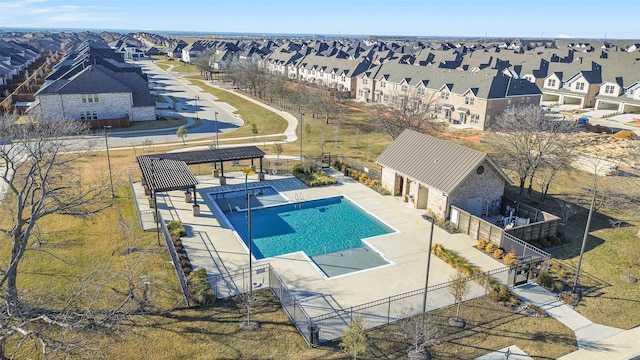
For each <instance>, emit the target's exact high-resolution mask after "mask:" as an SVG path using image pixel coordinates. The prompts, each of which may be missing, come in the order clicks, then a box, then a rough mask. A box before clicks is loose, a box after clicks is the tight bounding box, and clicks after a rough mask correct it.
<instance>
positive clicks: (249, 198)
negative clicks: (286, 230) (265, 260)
mask: <svg viewBox="0 0 640 360" xmlns="http://www.w3.org/2000/svg"><path fill="white" fill-rule="evenodd" d="M247 211H248V214H247V216H248V218H249V219H248V221H247V224H248V225H247V226H248V227H249V229H248V235H249V301H251V299H253V266H252V265H253V259H252V257H253V252H252V251H253V250H252V248H253V234H252V230H251V194H250V193H247ZM247 323H248V320H247Z"/></svg>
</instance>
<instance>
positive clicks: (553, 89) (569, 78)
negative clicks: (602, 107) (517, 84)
mask: <svg viewBox="0 0 640 360" xmlns="http://www.w3.org/2000/svg"><path fill="white" fill-rule="evenodd" d="M585 67H586V65H584V64H582V61H580V62H579V63H578V64H576V63H575V62H574V63H571V64H560V63H551V65H550V70H549V71H550V74H549V75H548V76H547V77H546V78H545V80H544V83H543V87H542V89H541V90H542V93H543V96H542V101H551V102H555V103H558V104H573V105H576V106H577V107H579V108H587V107H593V106H594V105H595V102H596V95H597V94H598V91H599V90H600V85H601V84H602V67H601V66H600V65H599V64H597V63H595V62H592V64H591V69H589V70H588V69H586V68H585ZM580 68H582V69H580ZM565 69H566V70H567V71H561V70H565ZM578 69H580V70H578Z"/></svg>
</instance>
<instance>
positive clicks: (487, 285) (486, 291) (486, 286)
mask: <svg viewBox="0 0 640 360" xmlns="http://www.w3.org/2000/svg"><path fill="white" fill-rule="evenodd" d="M488 292H489V274H487V277H486V278H485V279H484V296H487V293H488Z"/></svg>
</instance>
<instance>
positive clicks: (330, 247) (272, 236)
mask: <svg viewBox="0 0 640 360" xmlns="http://www.w3.org/2000/svg"><path fill="white" fill-rule="evenodd" d="M225 215H226V216H227V218H228V219H229V222H230V223H231V224H232V225H233V227H234V228H235V230H236V231H237V232H238V234H239V235H240V237H241V238H242V240H243V241H244V242H245V244H247V243H248V234H247V233H248V225H247V212H240V213H236V212H234V213H232V214H228V213H227V214H225ZM251 222H252V226H251V228H252V243H253V246H252V252H253V255H254V256H255V257H256V259H263V258H269V257H274V256H278V255H283V254H289V253H292V252H297V251H304V252H305V253H306V254H307V256H309V257H313V256H316V255H320V254H326V253H333V252H337V251H341V250H345V249H349V250H351V249H356V248H362V247H363V245H364V244H363V243H362V241H361V239H364V238H368V237H372V236H377V235H383V234H389V233H392V232H394V230H393V229H391V228H389V227H388V226H386V225H385V224H383V223H381V222H380V221H378V220H376V219H375V218H373V217H372V216H370V215H368V214H366V213H365V212H364V211H362V210H361V209H359V208H358V207H357V206H356V205H354V204H352V203H351V202H350V201H349V200H348V199H345V198H343V197H335V198H328V199H320V200H311V201H305V202H297V203H293V204H286V205H278V206H272V207H267V208H261V209H253V208H252V210H251Z"/></svg>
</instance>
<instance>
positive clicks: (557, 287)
mask: <svg viewBox="0 0 640 360" xmlns="http://www.w3.org/2000/svg"><path fill="white" fill-rule="evenodd" d="M563 290H564V283H563V282H562V281H559V280H556V281H554V282H553V291H555V292H562V291H563Z"/></svg>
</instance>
